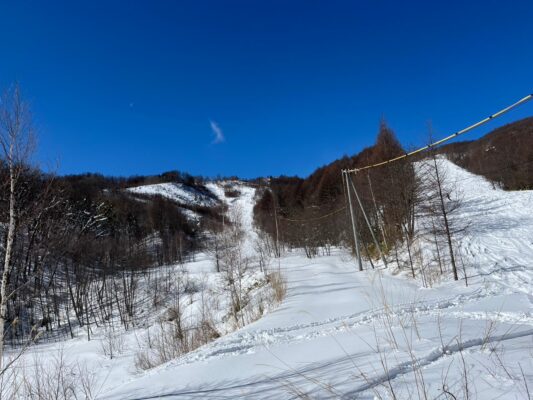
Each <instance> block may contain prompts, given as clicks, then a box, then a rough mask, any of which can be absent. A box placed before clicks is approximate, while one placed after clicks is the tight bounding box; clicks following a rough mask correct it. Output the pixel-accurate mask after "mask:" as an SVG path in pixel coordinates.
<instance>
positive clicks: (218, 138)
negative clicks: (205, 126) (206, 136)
mask: <svg viewBox="0 0 533 400" xmlns="http://www.w3.org/2000/svg"><path fill="white" fill-rule="evenodd" d="M209 124H210V125H211V130H212V131H213V135H214V136H215V137H214V139H213V141H212V142H211V143H213V144H218V143H222V142H224V141H225V140H226V138H225V137H224V132H222V129H220V126H218V124H217V123H216V122H215V121H209Z"/></svg>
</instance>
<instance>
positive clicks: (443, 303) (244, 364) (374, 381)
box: [0, 161, 533, 400]
mask: <svg viewBox="0 0 533 400" xmlns="http://www.w3.org/2000/svg"><path fill="white" fill-rule="evenodd" d="M422 166H423V165H422V164H419V166H418V168H419V169H421V168H422ZM442 168H443V170H444V172H445V173H446V175H447V176H448V179H449V180H450V181H451V182H452V183H453V184H454V185H455V186H456V187H457V190H458V192H459V193H461V196H462V199H463V207H462V209H461V211H460V214H459V216H456V218H461V219H462V220H464V221H468V226H469V227H468V229H467V230H466V232H465V234H464V236H463V237H462V238H461V240H460V242H459V243H458V246H460V248H461V252H460V253H461V254H462V257H463V260H462V264H464V265H465V267H466V275H467V277H468V282H469V285H468V286H466V285H465V284H464V280H461V281H459V282H453V281H450V280H441V281H435V282H433V283H432V287H429V288H426V287H424V286H423V282H422V281H421V280H420V278H417V279H412V278H411V277H410V276H409V273H408V271H397V270H395V269H394V268H393V267H392V266H391V268H390V269H383V265H380V268H379V269H376V270H371V269H368V270H365V271H363V272H357V271H356V265H355V262H354V260H353V259H352V258H351V257H350V255H349V254H348V253H347V252H346V251H345V250H341V249H335V250H333V252H332V255H331V256H321V257H316V258H314V259H308V258H306V257H305V255H304V253H303V252H300V251H293V252H290V253H286V254H284V255H283V256H282V258H281V260H280V262H279V264H278V262H277V260H271V262H270V268H271V269H272V270H277V269H278V268H280V270H281V272H282V274H283V275H284V277H285V279H286V281H287V285H288V288H287V289H288V290H287V294H286V297H285V299H284V300H283V301H282V303H281V304H279V305H278V306H276V304H275V303H274V302H273V301H272V296H273V295H272V288H271V287H270V286H269V285H268V284H267V283H268V278H267V277H268V275H267V274H265V273H263V272H262V271H260V269H259V268H258V267H257V263H256V258H255V257H256V256H257V254H255V248H256V246H255V245H256V240H257V233H256V232H255V230H254V227H253V206H254V202H255V189H253V188H251V187H249V186H246V185H245V184H242V183H238V182H232V183H229V186H228V182H217V183H208V184H207V185H206V186H207V189H208V190H209V191H210V192H211V193H212V194H213V196H214V197H216V198H218V199H219V201H220V202H221V203H224V204H226V205H227V207H228V211H227V214H226V218H227V220H229V222H230V223H229V224H228V226H230V227H232V229H233V228H239V229H242V230H243V231H244V235H242V237H240V239H239V240H240V241H239V242H238V246H237V248H236V249H237V250H238V251H239V254H240V255H241V256H242V257H244V258H243V259H244V260H246V266H247V269H246V270H245V271H244V273H243V274H242V276H240V278H239V282H240V284H241V290H242V291H241V293H244V294H245V296H246V298H247V301H246V304H245V306H244V307H242V308H241V309H240V310H238V311H237V312H234V311H235V310H233V311H232V296H233V295H230V292H229V291H228V286H229V285H230V284H231V283H232V282H233V283H234V282H235V280H234V279H233V277H229V278H230V280H228V276H227V275H225V274H224V273H223V272H216V266H215V261H214V253H213V250H211V251H208V252H206V253H202V254H199V255H197V257H196V259H194V260H193V261H191V262H188V263H185V264H183V265H171V266H165V267H162V268H159V269H157V270H155V271H154V272H153V273H152V274H151V275H148V276H147V277H146V278H142V279H141V280H140V281H139V287H138V289H137V290H138V291H139V293H140V294H139V295H138V296H137V297H138V299H139V302H140V305H139V307H140V308H142V309H143V310H144V311H143V312H142V315H143V316H144V317H143V319H142V320H141V321H140V322H139V323H138V324H136V325H135V326H133V327H131V328H130V329H129V330H127V331H126V332H124V331H123V330H122V329H121V328H120V326H119V325H118V328H116V330H114V329H113V328H112V327H113V326H114V325H113V323H111V324H110V326H109V327H101V326H100V327H94V328H93V330H92V332H91V338H92V340H91V341H87V334H86V332H84V329H80V330H79V333H78V335H77V337H76V338H74V339H71V340H66V341H62V342H58V343H47V344H37V345H35V346H33V347H32V348H31V350H30V351H28V352H26V353H25V354H24V355H23V357H21V359H20V360H18V361H17V363H16V364H15V365H16V368H14V369H12V370H13V371H15V372H16V373H18V374H19V378H18V379H21V377H23V378H24V379H26V380H29V382H34V383H33V385H34V386H35V385H36V384H37V383H39V384H40V385H43V384H44V383H45V382H56V381H58V379H59V378H60V377H61V379H64V380H67V382H72V385H73V387H77V388H79V387H80V385H86V386H88V387H90V388H91V393H92V395H91V397H90V398H94V399H102V400H103V399H105V400H122V399H131V400H133V399H139V400H140V399H159V398H163V399H220V398H224V399H234V398H249V399H293V398H295V399H297V398H312V399H315V398H318V399H323V398H331V399H337V398H346V399H419V398H427V399H452V398H457V399H466V398H470V399H494V398H498V399H513V400H516V399H526V398H527V396H528V394H527V393H528V390H529V391H530V393H531V388H533V290H532V288H533V285H532V279H533V213H531V205H532V204H533V192H531V191H522V192H505V191H502V190H500V189H498V188H494V187H493V185H492V184H490V183H489V182H487V181H485V180H484V179H482V178H480V177H478V176H475V175H472V174H470V173H468V172H466V171H464V170H462V169H461V168H458V167H457V166H455V165H454V164H451V163H450V162H447V161H443V163H442ZM163 187H167V186H165V185H163ZM172 187H173V188H172V189H168V191H165V190H166V189H165V190H163V189H161V185H154V186H153V187H150V186H147V187H143V189H142V191H143V192H144V193H147V194H150V193H158V194H161V193H168V196H182V198H184V199H185V200H183V201H196V200H197V198H194V196H193V195H190V196H189V195H188V194H187V195H185V194H183V192H182V191H181V189H180V188H179V186H175V185H173V186H172ZM228 187H230V188H231V190H232V191H233V195H232V196H228V195H227V193H228V192H227V190H228ZM137 190H141V188H139V189H137ZM187 196H189V197H187ZM191 196H193V197H191ZM200 201H202V200H200ZM206 201H207V200H206ZM424 243H425V242H424V241H423V240H421V241H420V243H419V244H418V245H419V246H420V252H421V253H423V252H428V251H430V250H429V248H426V247H424V246H426V245H425V244H424ZM401 256H402V257H403V256H405V254H402V255H401ZM366 267H367V268H368V267H369V266H368V265H367V266H366ZM461 274H464V271H462V272H461ZM461 278H462V279H463V275H461ZM178 282H179V283H178ZM180 285H182V286H180ZM233 309H234V307H233ZM176 310H179V312H177V311H176ZM176 315H177V316H178V317H179V318H178V317H176ZM177 319H179V320H180V321H183V324H184V325H183V326H184V328H185V329H184V332H185V333H184V335H185V337H189V338H191V341H190V343H191V347H190V348H185V349H181V348H178V349H174V350H173V351H174V352H172V351H170V350H172V349H170V350H169V349H168V348H165V347H164V346H163V347H161V341H162V340H168V337H167V336H166V335H165V334H164V332H165V329H166V328H165V327H168V326H174V325H172V324H175V323H176V320H177ZM206 327H207V328H206ZM187 332H188V333H187ZM199 334H201V335H208V336H209V337H207V338H200V339H198V335H199ZM219 335H220V337H218V338H216V337H217V336H219ZM198 340H202V343H205V344H203V345H201V346H200V347H198ZM187 343H189V342H187ZM110 346H113V349H114V350H113V351H114V352H113V355H112V356H111V357H110V354H109V349H110ZM161 349H165V351H169V353H168V354H160V350H161ZM16 354H17V352H16V350H14V351H11V352H10V353H8V354H7V355H6V357H7V358H8V359H9V357H10V356H14V355H16ZM163 361H167V362H163ZM162 362H163V363H162ZM143 363H144V364H149V365H148V367H147V366H146V365H145V367H144V369H146V368H147V370H143V368H142V365H143ZM158 364H160V365H158ZM80 365H81V366H83V368H80V367H79V366H80ZM39 368H40V369H39ZM58 371H63V372H62V375H61V374H60V373H59V372H58ZM32 374H33V375H32ZM80 382H81V383H80ZM84 382H85V383H84ZM0 383H1V382H0ZM0 388H1V385H0Z"/></svg>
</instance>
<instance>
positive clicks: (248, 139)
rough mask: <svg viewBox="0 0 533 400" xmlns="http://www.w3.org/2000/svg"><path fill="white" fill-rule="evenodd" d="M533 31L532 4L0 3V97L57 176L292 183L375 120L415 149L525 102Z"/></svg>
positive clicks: (364, 135) (362, 142) (359, 141)
mask: <svg viewBox="0 0 533 400" xmlns="http://www.w3.org/2000/svg"><path fill="white" fill-rule="evenodd" d="M531 21H533V2H531V1H523V2H521V1H513V2H494V1H483V2H475V1H472V2H454V1H446V2H433V1H424V2H392V1H391V2H386V1H376V0H374V1H311V0H308V1H289V0H284V1H276V0H274V1H255V0H253V1H250V0H246V1H231V0H227V1H202V0H195V1H170V0H160V1H128V2H123V1H120V2H119V1H90V2H89V1H85V2H77V1H75V2H72V1H64V2H59V1H46V2H42V1H41V2H38V1H34V2H29V1H24V0H21V1H16V2H12V1H4V0H0V88H5V87H7V86H8V85H9V84H10V83H12V82H13V81H18V82H19V83H20V85H21V87H22V89H23V92H24V94H25V97H26V98H27V99H29V100H30V102H31V104H32V108H33V113H34V119H35V122H36V125H37V128H38V131H39V148H38V153H37V159H38V160H39V162H40V164H41V165H42V166H43V167H44V168H48V167H49V166H55V165H56V164H57V161H59V163H58V164H57V165H59V167H58V171H59V173H62V174H64V173H79V172H84V171H93V172H101V173H104V174H111V175H132V174H154V173H160V172H163V171H166V170H171V169H179V170H183V171H189V172H190V173H192V174H195V175H206V176H216V175H217V174H220V175H239V176H242V177H246V178H249V177H255V176H265V175H279V174H287V175H294V174H296V175H301V176H305V175H307V174H309V173H311V172H312V171H313V170H314V169H315V168H316V167H319V166H321V165H323V164H326V163H328V162H330V161H332V160H334V159H336V158H338V157H341V156H342V155H344V154H354V153H356V152H358V151H359V150H361V149H362V148H363V147H365V146H368V145H370V144H372V142H373V141H374V138H375V135H376V131H377V127H378V124H379V121H380V119H381V118H382V117H385V118H386V120H387V121H388V123H389V124H390V125H391V127H392V128H393V129H394V130H395V132H396V133H397V135H398V137H399V138H400V140H401V141H402V142H403V143H404V144H406V145H411V144H413V145H418V144H423V143H424V141H425V138H426V134H427V123H428V121H431V122H432V125H433V128H434V131H435V132H434V135H435V136H436V137H440V136H444V135H447V134H449V133H451V132H453V131H456V130H458V129H460V128H462V127H464V126H465V125H467V124H469V123H471V122H474V121H476V120H477V119H479V118H482V117H485V116H487V115H488V114H490V113H492V112H494V111H496V110H498V109H499V108H501V107H502V106H505V105H507V104H508V103H511V102H513V101H515V100H517V99H519V98H521V97H523V96H525V95H526V94H529V93H531V92H533V69H532V65H533V30H532V29H531ZM528 115H533V103H532V104H526V105H525V106H522V107H521V108H520V109H519V110H518V111H515V112H513V113H512V114H510V115H508V116H506V117H505V118H503V119H501V120H498V121H495V122H493V123H491V125H489V126H487V127H486V128H484V129H481V130H479V131H476V133H475V134H473V135H470V136H468V138H474V137H476V136H480V135H481V134H483V133H485V132H487V131H488V130H490V129H491V128H494V127H496V126H499V125H501V124H503V123H505V122H509V121H512V120H516V119H519V118H522V117H525V116H528ZM215 132H218V133H216V134H215Z"/></svg>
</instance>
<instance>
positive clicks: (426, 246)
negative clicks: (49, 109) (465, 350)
mask: <svg viewBox="0 0 533 400" xmlns="http://www.w3.org/2000/svg"><path fill="white" fill-rule="evenodd" d="M431 136H432V135H431V132H429V133H428V138H429V139H428V142H431ZM405 153H406V149H404V148H403V147H402V146H401V144H400V143H399V141H398V140H397V138H396V137H395V134H394V132H393V131H392V130H391V129H390V128H389V127H388V126H387V125H386V123H384V122H382V123H381V125H380V128H379V132H378V135H377V139H376V142H375V144H374V145H373V146H371V147H369V148H366V149H364V150H363V151H361V152H360V153H358V154H356V155H354V156H352V157H343V158H342V159H339V160H337V161H335V162H333V163H331V164H329V165H327V166H324V167H322V168H319V169H317V170H316V171H315V172H314V173H313V174H311V175H310V176H309V177H307V178H306V179H301V178H298V177H279V178H270V179H269V180H268V181H266V182H264V183H263V186H262V189H261V196H260V198H259V200H258V202H257V204H256V206H255V209H254V218H255V223H256V224H257V226H259V227H260V228H261V229H262V230H264V231H265V232H267V234H268V235H269V237H270V238H271V243H272V246H274V247H275V248H276V252H277V254H280V253H281V251H282V250H283V249H285V248H303V249H304V250H305V253H306V255H307V256H308V257H314V256H316V255H318V254H320V253H326V254H328V253H329V252H330V249H331V247H332V246H343V247H351V248H352V252H353V253H354V254H355V253H356V252H357V247H359V249H358V250H359V252H360V254H362V257H364V258H365V259H366V260H368V261H369V263H370V265H371V266H372V267H373V266H374V261H375V260H376V261H377V260H379V259H380V258H381V257H380V255H381V254H380V253H382V254H384V256H385V257H384V258H385V259H386V260H388V261H389V263H390V262H392V263H394V264H395V265H396V266H397V268H398V269H400V270H402V269H406V270H407V271H409V272H410V273H411V274H412V275H413V277H415V276H417V275H420V276H421V278H422V280H423V282H424V284H426V285H428V286H430V285H432V284H433V282H435V281H436V280H438V279H440V277H441V276H444V275H447V274H449V275H450V276H453V279H455V280H459V279H461V278H464V280H465V282H467V276H466V266H465V265H464V264H463V257H462V254H461V252H460V245H459V243H460V240H461V237H462V236H463V235H464V233H465V232H466V231H467V228H468V221H464V220H463V219H462V218H461V216H460V214H461V213H460V210H461V205H462V204H461V203H462V201H461V200H462V194H461V192H460V190H458V189H457V187H456V182H454V181H453V179H450V178H449V177H448V176H446V175H447V167H445V166H444V165H443V164H444V163H445V160H444V158H445V157H446V158H448V159H449V160H451V161H452V162H455V163H457V164H459V165H460V166H461V167H463V168H465V169H467V170H469V171H471V172H474V173H476V174H481V175H484V176H485V177H487V178H488V179H489V180H491V181H492V182H493V183H494V186H495V187H496V186H500V187H503V188H505V189H511V190H512V189H528V188H533V174H532V173H533V118H528V119H525V120H522V121H518V122H516V123H514V124H510V125H506V126H504V127H502V128H499V129H497V130H495V131H493V132H491V133H489V134H488V135H486V136H484V137H483V138H481V139H479V140H477V141H473V142H463V143H456V144H451V145H447V146H444V147H441V148H438V149H430V150H429V151H426V152H424V153H420V154H419V155H417V157H410V158H409V159H401V160H399V161H396V162H393V163H390V164H386V165H382V166H380V167H377V168H370V169H365V170H361V171H359V172H357V173H356V174H348V175H347V179H348V180H347V181H346V180H344V179H343V174H342V173H341V172H342V170H346V169H349V170H351V169H356V168H361V167H363V166H367V165H371V164H374V163H379V162H381V161H385V160H389V159H392V158H394V157H397V156H400V155H403V154H405ZM414 162H416V163H414ZM415 168H416V171H415ZM348 191H349V193H350V195H351V196H352V199H351V200H352V204H353V207H352V210H353V219H354V224H353V225H355V227H356V234H357V240H356V239H354V235H353V229H352V222H351V218H352V215H351V213H350V208H349V207H348V204H349V201H348V200H349V195H348ZM356 243H357V246H356Z"/></svg>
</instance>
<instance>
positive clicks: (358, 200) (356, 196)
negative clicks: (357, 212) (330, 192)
mask: <svg viewBox="0 0 533 400" xmlns="http://www.w3.org/2000/svg"><path fill="white" fill-rule="evenodd" d="M350 183H351V184H352V188H353V192H354V193H355V198H356V199H357V202H358V203H359V207H360V208H361V211H362V212H363V216H364V217H365V221H366V224H367V225H368V229H369V230H370V233H371V234H372V239H373V240H374V244H375V245H376V247H377V248H378V251H379V255H380V257H381V261H383V264H385V267H387V260H385V256H384V255H383V252H382V251H381V246H380V245H379V243H378V240H377V239H376V235H375V234H374V230H373V229H372V225H370V221H369V220H368V217H367V216H366V212H365V209H364V208H363V203H361V199H360V198H359V195H358V194H357V190H355V185H354V183H353V180H352V179H351V178H350Z"/></svg>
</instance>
